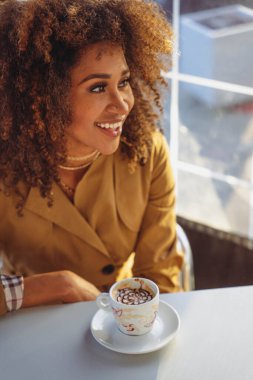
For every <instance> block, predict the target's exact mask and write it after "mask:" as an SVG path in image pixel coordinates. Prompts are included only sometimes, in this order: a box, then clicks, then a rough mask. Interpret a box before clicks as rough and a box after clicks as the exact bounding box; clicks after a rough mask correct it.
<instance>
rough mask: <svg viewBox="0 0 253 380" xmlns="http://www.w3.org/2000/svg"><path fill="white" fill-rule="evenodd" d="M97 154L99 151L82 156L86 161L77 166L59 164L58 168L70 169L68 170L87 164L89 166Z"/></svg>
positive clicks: (77, 168) (80, 167) (82, 167)
mask: <svg viewBox="0 0 253 380" xmlns="http://www.w3.org/2000/svg"><path fill="white" fill-rule="evenodd" d="M99 155H100V152H98V151H96V152H95V153H92V155H89V156H85V157H83V159H84V158H85V159H86V161H85V162H84V163H83V164H82V165H79V166H66V165H59V168H61V169H64V170H70V171H75V170H80V169H84V168H86V167H87V166H90V165H91V164H93V162H94V161H95V160H96V159H97V158H98V156H99ZM67 158H68V159H70V158H69V157H67ZM78 158H79V157H78ZM87 158H88V160H87Z"/></svg>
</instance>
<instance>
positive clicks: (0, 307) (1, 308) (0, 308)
mask: <svg viewBox="0 0 253 380" xmlns="http://www.w3.org/2000/svg"><path fill="white" fill-rule="evenodd" d="M4 215H5V196H4V195H3V191H2V187H1V184H0V265H1V250H2V243H3V242H2V239H3V223H1V221H3V220H4ZM0 269H1V268H0ZM5 313H7V305H6V301H5V294H4V289H3V286H2V283H1V281H0V315H2V314H5Z"/></svg>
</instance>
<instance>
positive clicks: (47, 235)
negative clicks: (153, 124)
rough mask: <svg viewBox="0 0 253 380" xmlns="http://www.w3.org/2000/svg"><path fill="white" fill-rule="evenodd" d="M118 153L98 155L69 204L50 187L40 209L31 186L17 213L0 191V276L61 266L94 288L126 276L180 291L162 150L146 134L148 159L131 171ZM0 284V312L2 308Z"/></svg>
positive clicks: (157, 136)
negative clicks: (0, 260) (50, 202)
mask: <svg viewBox="0 0 253 380" xmlns="http://www.w3.org/2000/svg"><path fill="white" fill-rule="evenodd" d="M127 164H128V162H127V160H126V159H124V158H122V155H121V154H120V151H119V150H118V151H117V152H116V153H115V154H113V155H110V156H100V157H99V158H98V159H97V160H96V161H95V162H94V163H93V164H92V166H91V167H90V168H89V170H88V172H87V173H86V174H85V175H84V177H83V178H82V179H81V181H80V182H79V184H78V186H77V188H76V192H75V197H74V201H73V203H71V201H70V200H69V199H68V198H67V197H66V195H65V194H64V192H63V191H62V190H61V188H60V187H59V186H58V185H57V184H56V183H54V184H53V196H54V203H53V206H52V207H48V206H47V201H46V199H44V198H42V197H41V196H40V194H39V191H38V189H37V188H36V187H34V188H31V189H30V190H29V191H28V193H27V197H26V202H25V207H24V211H23V216H21V217H20V216H18V215H17V212H16V209H15V199H14V198H13V197H11V196H5V195H4V194H3V192H0V243H1V245H2V250H3V252H4V257H3V261H4V267H3V270H2V272H5V273H7V272H8V273H17V274H22V275H23V276H29V275H32V274H35V273H43V272H44V273H45V272H51V271H57V270H64V269H68V270H71V271H73V272H75V273H77V274H78V275H80V276H82V277H84V278H85V279H86V280H88V281H90V282H92V283H93V284H94V285H95V286H97V287H98V288H99V289H100V290H101V291H105V290H108V288H109V287H110V286H111V285H112V284H113V283H114V282H115V281H117V280H119V279H121V278H123V277H126V276H129V273H127V270H126V268H129V265H128V264H127V263H128V259H129V257H130V258H131V259H133V255H134V260H132V261H133V266H132V268H131V274H132V275H134V276H142V277H147V278H150V279H152V280H154V281H155V282H156V283H157V284H158V285H159V287H160V291H161V292H174V291H178V290H180V286H179V281H178V277H179V276H178V275H179V272H180V268H181V266H182V262H183V259H182V255H181V254H180V253H179V252H177V250H176V219H175V208H174V206H175V194H174V178H173V174H172V169H171V165H170V161H169V154H168V146H167V143H166V140H165V138H164V136H163V135H162V134H161V133H160V132H156V133H154V137H153V147H152V151H151V154H150V157H149V159H148V162H147V163H146V164H145V165H143V166H141V165H138V166H137V168H136V170H135V172H134V173H130V172H129V170H128V165H127ZM2 297H3V291H2V289H1V286H0V314H1V313H3V312H4V311H6V308H5V306H4V301H3V299H2Z"/></svg>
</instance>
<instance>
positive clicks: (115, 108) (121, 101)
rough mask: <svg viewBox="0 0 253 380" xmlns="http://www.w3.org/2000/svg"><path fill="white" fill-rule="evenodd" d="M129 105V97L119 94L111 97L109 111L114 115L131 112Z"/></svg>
mask: <svg viewBox="0 0 253 380" xmlns="http://www.w3.org/2000/svg"><path fill="white" fill-rule="evenodd" d="M129 103H130V102H129V101H128V98H127V95H126V94H121V93H119V92H118V93H115V94H113V95H111V98H110V102H109V104H108V106H107V110H108V111H109V112H112V113H119V112H120V113H126V112H129V110H130V104H129Z"/></svg>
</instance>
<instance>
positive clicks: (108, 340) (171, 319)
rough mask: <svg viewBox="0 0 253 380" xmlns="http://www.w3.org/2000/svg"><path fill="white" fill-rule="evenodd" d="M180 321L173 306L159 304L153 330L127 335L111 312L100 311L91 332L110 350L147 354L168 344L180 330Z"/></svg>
mask: <svg viewBox="0 0 253 380" xmlns="http://www.w3.org/2000/svg"><path fill="white" fill-rule="evenodd" d="M179 326H180V319H179V316H178V313H177V311H176V310H175V309H173V307H172V306H170V305H169V304H167V303H166V302H164V301H160V303H159V311H158V316H157V318H156V320H155V323H154V326H153V329H152V330H151V331H150V332H149V333H147V334H145V335H140V336H130V335H125V334H123V333H122V332H120V331H119V329H118V328H117V326H116V322H115V321H114V319H113V317H112V314H111V312H110V311H104V310H102V309H99V310H98V311H97V312H96V314H95V315H94V317H93V319H92V321H91V332H92V335H93V337H94V338H95V339H96V341H97V342H98V343H100V344H102V346H105V347H106V348H109V350H112V351H116V352H121V353H124V354H145V353H147V352H152V351H157V350H159V349H161V348H162V347H164V346H165V345H166V344H168V343H169V342H170V341H171V340H172V339H173V338H174V336H175V335H176V333H177V331H178V330H179Z"/></svg>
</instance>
